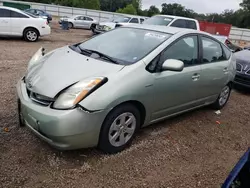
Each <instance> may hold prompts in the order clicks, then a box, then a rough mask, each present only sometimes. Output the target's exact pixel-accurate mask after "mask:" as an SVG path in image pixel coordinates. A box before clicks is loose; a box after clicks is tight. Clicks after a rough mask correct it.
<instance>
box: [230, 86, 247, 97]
mask: <svg viewBox="0 0 250 188" xmlns="http://www.w3.org/2000/svg"><path fill="white" fill-rule="evenodd" d="M234 90H235V91H237V92H239V93H241V94H243V95H248V96H250V88H246V87H243V86H238V85H235V86H234Z"/></svg>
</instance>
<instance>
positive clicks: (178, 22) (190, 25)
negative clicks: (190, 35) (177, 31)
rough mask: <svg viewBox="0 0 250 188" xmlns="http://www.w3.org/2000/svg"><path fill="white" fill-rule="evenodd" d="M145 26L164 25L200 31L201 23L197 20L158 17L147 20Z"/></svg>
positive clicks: (178, 17) (167, 16)
mask: <svg viewBox="0 0 250 188" xmlns="http://www.w3.org/2000/svg"><path fill="white" fill-rule="evenodd" d="M143 24H147V25H164V26H171V27H178V28H186V29H194V30H200V25H199V22H198V21H197V20H195V19H191V18H186V17H180V16H172V15H156V16H152V17H151V18H149V19H147V20H146V21H145V22H144V23H143Z"/></svg>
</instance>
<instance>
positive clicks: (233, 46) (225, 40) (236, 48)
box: [213, 35, 243, 52]
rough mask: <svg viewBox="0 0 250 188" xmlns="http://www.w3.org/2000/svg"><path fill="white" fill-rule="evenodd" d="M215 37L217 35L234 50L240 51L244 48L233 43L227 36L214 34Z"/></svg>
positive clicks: (217, 37)
mask: <svg viewBox="0 0 250 188" xmlns="http://www.w3.org/2000/svg"><path fill="white" fill-rule="evenodd" d="M213 37H215V38H216V39H218V40H219V41H221V42H222V43H223V44H225V45H226V46H227V47H228V48H229V49H230V50H231V51H232V52H239V51H241V50H243V48H241V47H240V46H237V45H235V44H233V43H232V42H230V40H229V39H228V37H227V36H222V35H213Z"/></svg>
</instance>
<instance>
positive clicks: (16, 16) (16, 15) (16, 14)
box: [11, 11, 28, 18]
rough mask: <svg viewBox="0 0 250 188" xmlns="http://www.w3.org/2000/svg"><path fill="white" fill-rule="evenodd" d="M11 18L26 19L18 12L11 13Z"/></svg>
mask: <svg viewBox="0 0 250 188" xmlns="http://www.w3.org/2000/svg"><path fill="white" fill-rule="evenodd" d="M11 17H12V18H28V16H26V15H24V14H21V13H19V12H15V11H11Z"/></svg>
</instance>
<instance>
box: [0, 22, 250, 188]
mask: <svg viewBox="0 0 250 188" xmlns="http://www.w3.org/2000/svg"><path fill="white" fill-rule="evenodd" d="M90 36H91V32H90V31H85V30H71V31H61V30H60V29H58V28H55V26H54V28H53V33H52V35H51V36H48V37H44V38H42V39H40V40H39V41H38V42H37V43H27V42H24V41H22V40H21V39H6V38H4V39H0V52H1V53H0V83H1V90H0V101H1V108H0V187H4V188H8V187H11V188H12V187H25V188H26V187H27V188H29V187H32V188H36V187H88V188H89V187H168V188H172V187H173V188H175V187H185V188H188V187H192V188H193V187H211V188H214V187H219V186H220V185H221V183H223V181H224V180H225V178H226V177H227V175H228V173H229V172H230V170H231V168H232V167H233V166H234V164H235V163H236V162H237V161H238V159H239V157H240V156H241V155H242V154H243V153H244V152H245V151H246V150H247V148H248V147H249V146H250V125H249V113H250V107H249V105H248V104H249V103H250V92H242V91H241V92H239V91H233V93H232V96H231V98H230V101H229V103H228V105H227V106H226V107H225V108H224V109H223V110H222V114H221V115H216V114H215V113H214V111H212V110H211V109H209V108H203V109H200V110H197V111H193V112H189V113H187V114H184V115H181V116H178V117H175V118H173V119H171V120H167V121H164V122H162V123H158V124H156V125H153V126H150V127H148V128H145V129H143V130H141V131H140V133H139V135H138V136H137V138H136V139H135V141H134V142H133V145H132V146H131V147H130V148H129V149H127V150H126V151H124V152H122V153H119V154H116V155H105V154H103V153H101V152H100V151H98V150H96V149H87V150H86V149H85V150H77V151H67V152H60V151H57V150H55V149H53V148H51V147H50V146H48V145H47V144H46V143H44V142H43V141H41V140H40V139H38V138H36V137H35V136H34V135H33V134H31V133H30V132H29V130H27V129H26V128H19V127H18V120H17V107H16V105H17V104H16V90H15V84H16V82H17V80H18V79H19V78H20V77H21V76H22V75H24V73H25V71H26V66H27V62H28V60H29V59H30V58H31V56H32V55H33V54H34V53H35V52H36V50H37V49H38V48H39V47H40V46H44V47H45V48H47V49H49V50H51V49H55V48H57V47H61V46H64V45H67V44H71V43H75V42H79V41H81V40H84V39H86V38H88V37H90ZM216 121H220V122H221V125H218V124H217V123H216ZM6 128H7V129H6Z"/></svg>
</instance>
